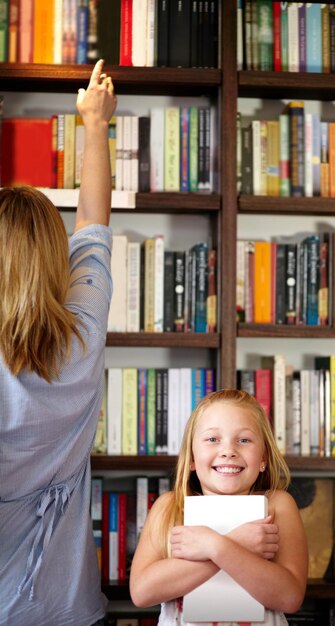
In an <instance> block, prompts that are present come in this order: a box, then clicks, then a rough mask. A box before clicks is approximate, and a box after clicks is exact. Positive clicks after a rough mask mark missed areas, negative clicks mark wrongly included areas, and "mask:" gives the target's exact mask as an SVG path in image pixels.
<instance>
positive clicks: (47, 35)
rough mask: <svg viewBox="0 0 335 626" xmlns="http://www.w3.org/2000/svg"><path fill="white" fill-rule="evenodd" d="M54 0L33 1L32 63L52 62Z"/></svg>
mask: <svg viewBox="0 0 335 626" xmlns="http://www.w3.org/2000/svg"><path fill="white" fill-rule="evenodd" d="M53 50H54V0H48V2H45V0H35V3H34V46H33V59H34V63H53Z"/></svg>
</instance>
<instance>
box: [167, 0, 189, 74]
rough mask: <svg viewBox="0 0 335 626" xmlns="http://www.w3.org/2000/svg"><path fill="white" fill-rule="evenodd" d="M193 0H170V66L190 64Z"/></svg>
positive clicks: (187, 65)
mask: <svg viewBox="0 0 335 626" xmlns="http://www.w3.org/2000/svg"><path fill="white" fill-rule="evenodd" d="M190 15H191V0H170V15H169V17H170V23H169V66H170V67H189V66H190V38H191V30H190Z"/></svg>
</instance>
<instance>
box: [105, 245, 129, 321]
mask: <svg viewBox="0 0 335 626" xmlns="http://www.w3.org/2000/svg"><path fill="white" fill-rule="evenodd" d="M127 247H128V240H127V237H126V235H114V237H113V249H112V280H113V295H112V301H111V305H110V309H109V314H108V325H107V329H108V331H109V332H114V333H125V332H126V330H127Z"/></svg>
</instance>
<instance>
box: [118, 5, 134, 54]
mask: <svg viewBox="0 0 335 626" xmlns="http://www.w3.org/2000/svg"><path fill="white" fill-rule="evenodd" d="M120 19H121V32H120V65H125V66H128V65H132V19H133V3H132V0H121V18H120Z"/></svg>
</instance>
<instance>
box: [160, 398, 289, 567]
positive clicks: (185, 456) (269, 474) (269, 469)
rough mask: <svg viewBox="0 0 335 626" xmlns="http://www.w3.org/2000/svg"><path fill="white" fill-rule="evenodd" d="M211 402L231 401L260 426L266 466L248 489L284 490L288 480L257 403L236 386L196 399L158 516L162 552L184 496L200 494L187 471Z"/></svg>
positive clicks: (179, 516) (179, 519) (179, 518)
mask: <svg viewBox="0 0 335 626" xmlns="http://www.w3.org/2000/svg"><path fill="white" fill-rule="evenodd" d="M215 402H222V403H225V404H232V405H234V406H238V407H239V408H241V409H245V410H247V411H249V412H250V413H251V414H252V415H253V416H254V418H255V420H256V422H257V425H258V427H259V429H260V432H261V435H262V437H263V440H264V459H265V461H266V468H265V470H264V472H260V473H259V475H258V477H257V479H256V481H255V483H254V485H252V487H251V489H250V492H256V491H268V490H269V491H275V490H276V489H287V487H288V485H289V483H290V471H289V468H288V466H287V463H286V461H285V459H284V457H283V455H282V454H281V453H280V452H279V450H278V447H277V444H276V442H275V438H274V435H273V432H272V428H271V425H270V422H269V420H268V418H267V416H266V413H265V411H264V409H263V407H262V406H261V405H260V404H259V402H257V400H256V399H255V398H254V397H253V396H250V395H249V394H248V393H246V392H245V391H240V390H238V389H222V390H220V391H214V392H213V393H211V394H209V395H208V396H206V397H205V398H203V399H202V400H201V401H200V402H199V404H198V405H197V406H196V408H195V409H194V411H193V413H192V414H191V417H190V418H189V420H188V422H187V424H186V427H185V431H184V436H183V440H182V444H181V449H180V453H179V457H178V462H177V467H176V475H175V484H174V491H173V494H172V497H171V498H170V500H169V502H168V504H167V508H166V511H165V514H164V516H163V517H162V527H161V545H162V548H163V549H164V554H165V555H167V554H168V546H167V538H168V535H169V531H170V529H171V528H172V527H173V526H175V525H179V524H183V518H184V497H185V496H195V495H202V491H201V486H200V483H199V480H198V477H197V474H196V472H195V471H191V463H192V462H193V460H194V459H193V452H192V445H193V439H194V432H195V429H196V427H197V424H198V421H199V419H200V418H201V416H202V415H203V413H204V411H205V410H206V409H207V408H208V407H209V406H211V405H212V404H214V403H215Z"/></svg>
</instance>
